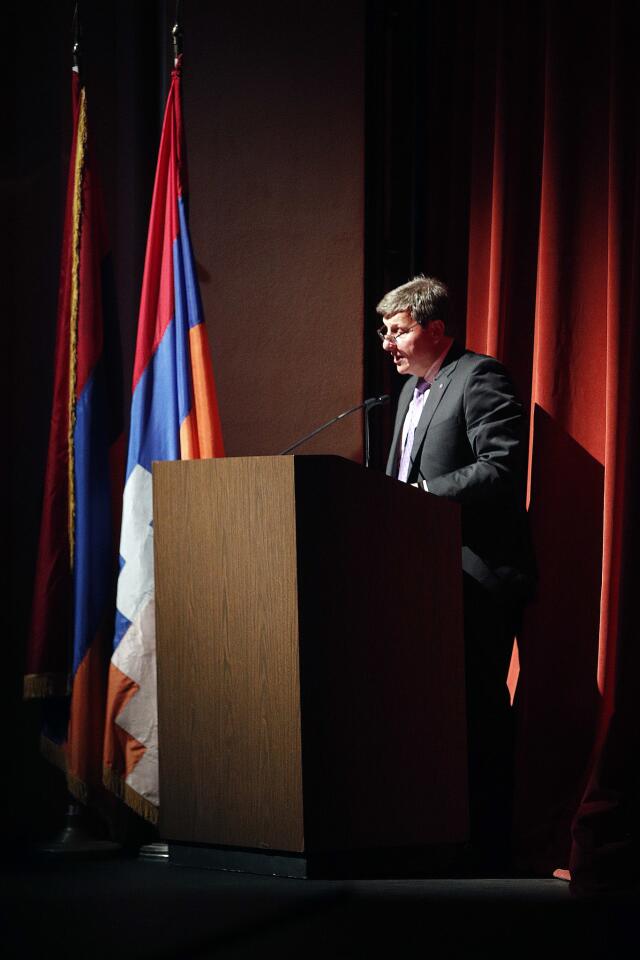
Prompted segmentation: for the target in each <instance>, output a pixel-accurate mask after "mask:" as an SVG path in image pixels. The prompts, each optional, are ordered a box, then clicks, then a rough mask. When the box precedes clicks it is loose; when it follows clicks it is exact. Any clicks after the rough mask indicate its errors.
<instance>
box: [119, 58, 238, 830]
mask: <svg viewBox="0 0 640 960" xmlns="http://www.w3.org/2000/svg"><path fill="white" fill-rule="evenodd" d="M181 59H182V58H178V60H177V62H176V67H175V69H174V71H173V73H172V75H171V87H170V90H169V96H168V99H167V107H166V110H165V115H164V123H163V128H162V137H161V140H160V152H159V157H158V166H157V169H156V180H155V186H154V191H153V201H152V206H151V218H150V223H149V234H148V238H147V252H146V260H145V267H144V277H143V282H142V296H141V301H140V315H139V319H138V338H137V346H136V358H135V365H134V374H133V394H132V401H131V429H130V435H129V454H128V460H127V471H126V483H125V490H124V501H123V515H122V532H121V539H120V577H119V580H118V595H117V613H116V630H115V638H114V650H113V656H112V660H111V668H110V674H109V692H108V703H107V729H106V733H105V753H104V778H105V783H106V784H107V786H109V787H110V788H111V789H112V790H114V792H116V793H118V794H119V795H120V796H121V797H123V799H124V800H125V801H126V802H127V803H128V804H129V806H131V807H132V808H133V809H134V810H136V811H137V812H138V813H140V814H141V815H143V816H144V817H146V818H147V819H148V820H151V821H152V822H156V821H157V816H158V806H159V802H160V798H159V796H158V721H157V695H156V644H155V613H154V577H153V517H152V499H151V465H152V463H153V461H154V460H181V459H183V460H187V459H193V458H199V457H220V456H223V455H224V450H223V445H222V431H221V428H220V418H219V414H218V405H217V400H216V393H215V386H214V380H213V372H212V368H211V359H210V355H209V347H208V342H207V333H206V330H205V326H204V322H203V316H202V307H201V302H200V294H199V289H198V281H197V278H196V274H195V266H194V260H193V254H192V250H191V241H190V239H189V229H188V225H187V209H186V157H185V147H184V138H183V130H182V113H181V99H180V69H181Z"/></svg>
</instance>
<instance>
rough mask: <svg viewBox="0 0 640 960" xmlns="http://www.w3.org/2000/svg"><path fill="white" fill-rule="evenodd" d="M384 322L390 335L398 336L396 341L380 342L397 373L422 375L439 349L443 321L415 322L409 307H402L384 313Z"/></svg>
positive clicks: (439, 351)
mask: <svg viewBox="0 0 640 960" xmlns="http://www.w3.org/2000/svg"><path fill="white" fill-rule="evenodd" d="M383 326H384V327H385V328H386V331H387V333H388V334H389V335H391V336H394V337H399V339H398V341H397V343H393V342H391V341H390V340H383V342H382V347H383V349H384V350H386V352H387V353H390V354H391V356H392V358H393V362H394V364H395V367H396V370H397V371H398V373H410V374H413V375H414V376H415V377H422V376H423V375H424V374H425V373H426V372H427V370H428V369H429V367H430V366H431V365H432V364H433V363H434V362H435V361H436V360H437V359H438V357H439V356H440V353H441V352H442V342H443V341H442V336H443V333H444V325H443V324H442V321H441V320H431V321H429V323H427V324H426V325H425V326H424V327H422V326H420V324H419V323H418V324H417V323H415V321H414V319H413V317H412V316H411V314H410V313H409V311H408V310H402V311H400V313H394V314H393V316H387V317H385V318H384V321H383Z"/></svg>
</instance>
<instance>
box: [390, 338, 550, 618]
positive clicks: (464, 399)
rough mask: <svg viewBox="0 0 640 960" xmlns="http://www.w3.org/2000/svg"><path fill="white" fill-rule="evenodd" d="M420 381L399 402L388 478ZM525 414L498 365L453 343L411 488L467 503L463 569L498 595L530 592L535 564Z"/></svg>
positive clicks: (425, 416)
mask: <svg viewBox="0 0 640 960" xmlns="http://www.w3.org/2000/svg"><path fill="white" fill-rule="evenodd" d="M416 383H417V377H409V379H408V380H407V383H406V384H405V385H404V387H403V389H402V392H401V394H400V397H399V400H398V412H397V415H396V422H395V429H394V433H393V441H392V443H391V451H390V454H389V460H388V463H387V473H388V474H389V475H390V476H397V473H398V462H399V456H400V453H401V451H400V444H401V440H402V425H403V423H404V419H405V416H406V414H407V410H408V408H409V403H410V402H411V398H412V396H413V391H414V388H415V385H416ZM523 427H524V425H523V411H522V405H521V404H520V402H519V401H518V399H517V398H516V395H515V392H514V389H513V385H512V383H511V381H510V379H509V376H508V374H507V372H506V370H505V368H504V367H503V366H502V364H501V363H499V361H498V360H495V359H494V358H493V357H487V356H484V355H482V354H478V353H472V352H471V351H470V350H464V349H463V348H462V347H460V345H459V344H457V343H455V342H454V343H453V345H452V346H451V349H450V350H449V353H448V354H447V356H446V357H445V359H444V362H443V364H442V367H441V368H440V372H439V373H438V375H437V376H436V378H435V380H434V382H433V384H432V386H431V390H430V391H429V396H428V398H427V400H426V402H425V405H424V410H423V411H422V415H421V417H420V420H419V422H418V426H417V428H416V432H415V437H414V442H413V448H412V451H411V461H412V466H411V469H410V472H409V477H408V481H409V482H410V483H413V482H416V481H418V480H425V481H426V483H427V485H428V489H429V493H432V494H435V495H436V496H439V497H449V498H451V499H453V500H457V501H458V502H459V503H461V504H462V544H463V551H462V566H463V569H464V571H465V572H466V573H468V574H470V575H471V576H472V577H474V579H476V580H478V581H479V582H480V583H482V585H483V586H484V587H486V588H487V589H489V590H491V591H492V592H495V593H496V594H497V595H502V596H505V597H506V596H510V597H513V598H517V597H520V596H521V597H522V598H523V599H524V598H526V597H527V596H528V595H530V593H531V591H532V587H533V583H534V579H535V577H534V566H533V560H532V552H531V548H530V542H529V537H528V531H527V526H526V515H525V511H524V473H523V471H524V464H525V456H524V451H523V433H524V429H523Z"/></svg>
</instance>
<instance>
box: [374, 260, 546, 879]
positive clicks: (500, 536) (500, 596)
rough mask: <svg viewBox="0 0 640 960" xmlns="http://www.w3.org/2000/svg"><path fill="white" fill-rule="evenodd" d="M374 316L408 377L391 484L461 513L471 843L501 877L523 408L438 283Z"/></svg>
mask: <svg viewBox="0 0 640 960" xmlns="http://www.w3.org/2000/svg"><path fill="white" fill-rule="evenodd" d="M377 312H378V313H379V314H380V315H381V316H382V319H383V324H382V326H381V327H380V328H379V330H378V335H379V336H380V338H381V341H382V347H383V349H384V350H385V351H386V353H388V355H389V357H390V358H391V360H392V361H393V363H394V365H395V367H396V370H397V371H398V373H400V374H404V375H408V380H407V382H406V383H405V385H404V387H403V388H402V392H401V394H400V397H399V400H398V410H397V415H396V420H395V428H394V432H393V439H392V443H391V450H390V453H389V459H388V463H387V473H388V474H389V475H390V476H394V477H396V478H397V479H398V480H401V481H404V482H406V483H411V484H413V485H415V486H418V487H420V488H422V489H423V490H425V491H427V492H428V493H429V494H432V495H435V496H439V497H449V498H451V499H453V500H456V501H458V502H459V503H460V504H461V507H462V511H461V513H462V569H463V594H464V635H465V664H466V666H465V674H466V687H467V726H468V748H469V788H470V813H471V839H472V847H473V849H474V851H475V852H476V853H477V854H478V856H479V860H480V863H481V864H482V865H483V866H484V865H486V866H495V867H502V866H504V863H505V859H506V857H507V851H508V837H509V833H510V822H511V795H512V754H513V729H512V727H513V721H512V717H511V710H510V703H509V694H508V690H507V687H506V678H507V672H508V666H509V660H510V657H511V651H512V646H513V638H514V635H515V633H516V632H517V631H518V628H519V623H520V619H521V615H522V609H523V605H524V602H525V601H526V598H527V596H528V595H529V593H530V591H531V588H532V584H533V580H534V577H533V565H532V559H531V554H530V550H529V547H528V544H529V541H528V537H527V534H526V515H525V511H524V463H525V454H524V450H523V432H524V430H523V426H524V425H523V411H522V405H521V404H520V402H519V401H518V399H517V397H516V395H515V391H514V388H513V385H512V383H511V381H510V379H509V376H508V374H507V372H506V370H505V368H504V367H503V365H502V364H501V363H499V362H498V361H497V360H496V359H494V358H493V357H488V356H484V355H481V354H477V353H473V352H472V351H470V350H465V349H464V348H463V347H462V346H461V345H460V344H458V343H456V341H455V340H454V339H453V338H452V337H451V336H449V334H448V333H447V324H448V319H449V294H448V290H447V288H446V286H445V285H444V284H443V283H441V282H440V281H439V280H436V279H434V278H430V277H425V276H418V277H415V278H414V279H413V280H411V281H410V282H408V283H405V284H403V285H402V286H400V287H397V288H396V289H394V290H391V291H390V292H389V293H387V294H386V295H385V296H384V297H383V298H382V300H381V301H380V303H379V304H378V306H377ZM432 546H433V545H431V544H425V549H431V548H432ZM414 572H415V575H416V576H419V571H414Z"/></svg>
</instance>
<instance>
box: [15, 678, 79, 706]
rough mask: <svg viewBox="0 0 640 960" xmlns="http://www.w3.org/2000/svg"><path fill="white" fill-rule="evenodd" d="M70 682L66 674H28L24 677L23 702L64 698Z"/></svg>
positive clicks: (67, 692) (69, 689) (68, 691)
mask: <svg viewBox="0 0 640 960" xmlns="http://www.w3.org/2000/svg"><path fill="white" fill-rule="evenodd" d="M69 693H71V681H70V678H69V677H68V676H67V674H66V673H28V674H26V676H25V677H24V683H23V688H22V695H23V697H24V699H25V700H37V699H42V698H44V697H66V696H67V695H68V694H69Z"/></svg>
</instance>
